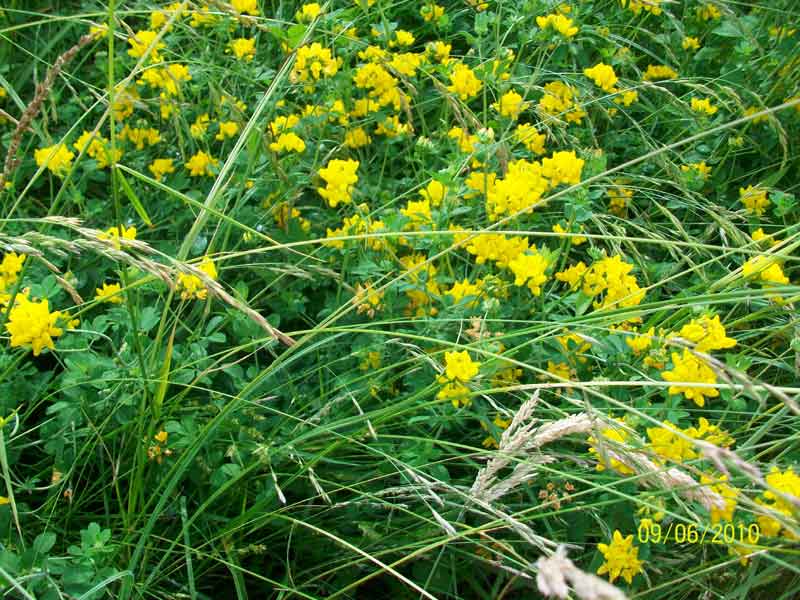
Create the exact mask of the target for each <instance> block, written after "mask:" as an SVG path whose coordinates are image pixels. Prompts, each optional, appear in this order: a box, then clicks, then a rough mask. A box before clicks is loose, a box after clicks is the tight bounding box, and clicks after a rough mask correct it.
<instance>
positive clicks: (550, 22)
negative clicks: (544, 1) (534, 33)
mask: <svg viewBox="0 0 800 600" xmlns="http://www.w3.org/2000/svg"><path fill="white" fill-rule="evenodd" d="M536 24H537V25H538V26H539V28H540V29H548V28H550V29H552V30H554V31H557V32H558V33H559V34H561V35H562V36H564V37H565V38H571V37H573V36H574V35H575V34H577V33H578V28H577V27H576V26H575V25H574V23H573V21H572V19H570V18H569V17H565V16H564V15H562V14H560V13H551V14H549V15H545V16H543V17H536Z"/></svg>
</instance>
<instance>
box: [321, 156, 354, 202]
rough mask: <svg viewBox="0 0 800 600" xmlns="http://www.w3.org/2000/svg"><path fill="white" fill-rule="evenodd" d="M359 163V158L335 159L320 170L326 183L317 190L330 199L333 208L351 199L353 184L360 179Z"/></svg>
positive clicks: (326, 198)
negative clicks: (358, 173) (357, 172)
mask: <svg viewBox="0 0 800 600" xmlns="http://www.w3.org/2000/svg"><path fill="white" fill-rule="evenodd" d="M358 165H359V162H358V161H357V160H350V159H348V160H339V159H333V160H331V161H330V162H328V164H327V166H325V167H324V168H322V169H320V170H319V176H320V177H321V178H322V179H324V180H325V184H326V185H325V187H324V188H321V187H318V188H317V192H319V195H320V196H322V197H323V198H325V200H327V201H328V204H329V205H330V207H331V208H336V207H337V206H338V205H339V203H345V204H347V203H349V202H350V201H351V193H352V190H353V185H354V184H355V183H356V182H357V181H358V175H357V174H356V171H357V170H358Z"/></svg>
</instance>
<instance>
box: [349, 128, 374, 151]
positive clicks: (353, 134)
mask: <svg viewBox="0 0 800 600" xmlns="http://www.w3.org/2000/svg"><path fill="white" fill-rule="evenodd" d="M371 142H372V137H370V135H369V134H368V133H367V132H366V130H365V129H364V128H363V127H356V128H355V129H350V130H348V131H347V132H346V133H345V134H344V145H345V147H347V148H362V147H363V146H367V145H369V144H370V143H371Z"/></svg>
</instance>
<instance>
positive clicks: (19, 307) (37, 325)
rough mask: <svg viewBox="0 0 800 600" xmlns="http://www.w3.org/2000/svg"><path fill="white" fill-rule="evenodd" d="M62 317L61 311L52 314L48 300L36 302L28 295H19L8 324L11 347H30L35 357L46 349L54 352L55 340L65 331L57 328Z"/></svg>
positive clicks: (9, 314)
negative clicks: (57, 323) (57, 322)
mask: <svg viewBox="0 0 800 600" xmlns="http://www.w3.org/2000/svg"><path fill="white" fill-rule="evenodd" d="M60 316H61V313H60V312H59V311H55V312H50V307H49V304H48V302H47V300H46V299H45V300H40V301H38V302H34V301H32V300H31V299H30V298H28V296H27V295H26V294H22V293H20V294H17V297H16V302H15V304H14V306H13V307H11V310H9V312H8V321H7V323H6V331H8V333H9V334H11V347H12V348H16V347H18V346H29V345H30V347H31V348H32V349H33V355H34V356H39V354H41V353H42V349H44V348H49V349H50V350H54V349H55V345H54V344H53V338H56V337H58V336H60V335H61V334H62V333H64V331H63V329H61V328H60V327H56V321H57V320H58V319H59V317H60Z"/></svg>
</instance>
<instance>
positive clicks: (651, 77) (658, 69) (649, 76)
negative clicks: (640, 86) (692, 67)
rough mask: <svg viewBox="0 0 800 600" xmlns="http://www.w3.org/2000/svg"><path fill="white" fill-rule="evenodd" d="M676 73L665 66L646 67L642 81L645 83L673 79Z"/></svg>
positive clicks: (676, 75)
mask: <svg viewBox="0 0 800 600" xmlns="http://www.w3.org/2000/svg"><path fill="white" fill-rule="evenodd" d="M677 77H678V73H677V72H676V71H675V70H674V69H672V68H670V67H667V66H666V65H647V70H646V71H645V72H644V75H643V76H642V79H643V80H645V81H659V80H662V79H675V78H677Z"/></svg>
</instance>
